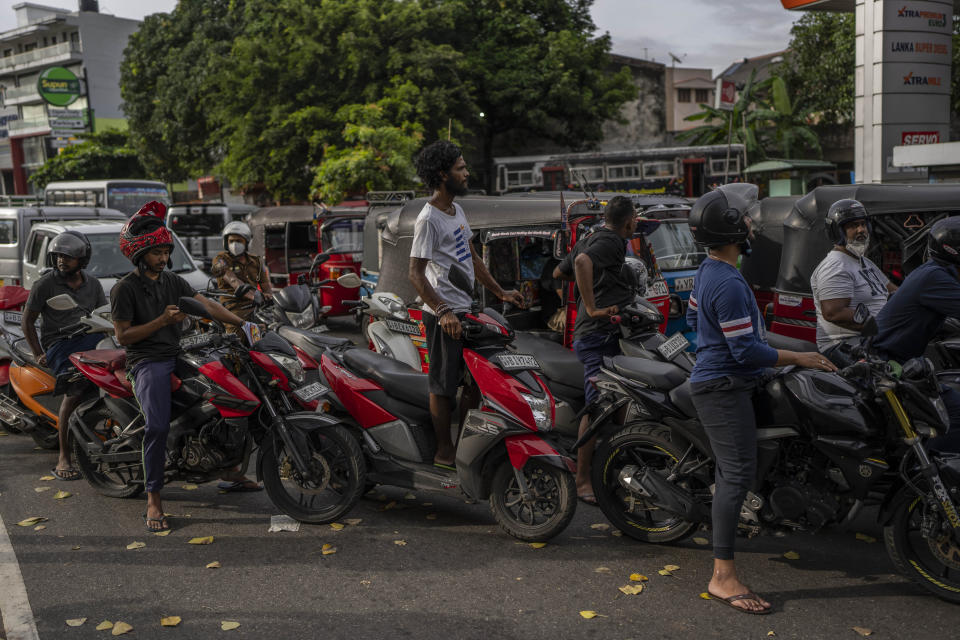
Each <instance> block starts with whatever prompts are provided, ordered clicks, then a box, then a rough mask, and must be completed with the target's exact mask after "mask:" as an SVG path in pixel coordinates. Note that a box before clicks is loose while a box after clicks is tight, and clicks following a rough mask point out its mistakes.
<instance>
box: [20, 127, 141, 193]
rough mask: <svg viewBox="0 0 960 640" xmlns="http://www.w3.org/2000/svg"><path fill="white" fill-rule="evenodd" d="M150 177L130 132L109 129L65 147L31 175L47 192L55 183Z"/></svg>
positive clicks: (31, 179)
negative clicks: (48, 187)
mask: <svg viewBox="0 0 960 640" xmlns="http://www.w3.org/2000/svg"><path fill="white" fill-rule="evenodd" d="M146 177H148V173H147V170H146V168H145V167H144V166H143V164H142V163H141V162H140V160H139V158H138V156H137V152H136V151H135V150H134V149H133V147H132V146H131V144H130V137H129V134H128V133H127V132H126V131H118V130H115V129H108V130H106V131H103V132H101V133H96V134H88V135H86V140H84V141H83V142H81V143H80V144H75V145H70V146H68V147H65V148H64V149H63V150H61V151H60V153H59V154H57V155H56V156H54V157H52V158H49V159H48V160H47V161H46V162H45V163H44V165H43V166H42V167H40V168H39V169H37V170H36V171H35V172H34V173H33V174H31V175H30V182H32V183H33V184H34V185H36V186H37V187H38V188H43V187H45V186H46V185H47V183H48V182H52V181H54V180H102V179H106V178H146Z"/></svg>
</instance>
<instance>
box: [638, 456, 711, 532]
mask: <svg viewBox="0 0 960 640" xmlns="http://www.w3.org/2000/svg"><path fill="white" fill-rule="evenodd" d="M619 480H620V485H621V486H623V487H624V488H625V489H627V490H628V491H630V492H631V493H636V494H639V495H641V496H643V498H644V500H645V501H646V502H649V503H651V504H653V505H654V506H656V507H659V508H660V509H663V510H664V511H668V512H670V513H673V514H675V515H678V516H680V517H681V518H683V519H684V520H687V521H689V522H702V523H708V522H710V509H708V508H707V505H705V504H703V503H702V502H699V501H698V500H697V499H696V498H694V497H693V495H692V494H691V493H690V492H688V491H685V490H684V489H681V488H680V487H678V486H677V485H675V484H673V483H672V482H668V481H667V480H666V478H664V477H663V476H661V475H660V474H659V473H657V472H656V471H654V470H652V469H650V468H649V467H644V468H643V470H641V469H640V467H638V466H636V465H628V466H626V467H624V468H623V469H622V470H621V471H620V475H619Z"/></svg>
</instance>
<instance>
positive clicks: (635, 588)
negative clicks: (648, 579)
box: [620, 584, 643, 596]
mask: <svg viewBox="0 0 960 640" xmlns="http://www.w3.org/2000/svg"><path fill="white" fill-rule="evenodd" d="M620 591H622V592H623V593H625V594H627V595H628V596H635V595H637V594H638V593H640V592H641V591H643V585H642V584H628V585H624V586H622V587H620Z"/></svg>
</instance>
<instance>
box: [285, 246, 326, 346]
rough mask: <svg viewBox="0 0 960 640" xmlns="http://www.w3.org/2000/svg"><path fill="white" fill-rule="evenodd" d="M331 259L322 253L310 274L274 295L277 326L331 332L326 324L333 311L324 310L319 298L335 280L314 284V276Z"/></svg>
mask: <svg viewBox="0 0 960 640" xmlns="http://www.w3.org/2000/svg"><path fill="white" fill-rule="evenodd" d="M329 258H330V256H329V255H327V254H326V253H318V254H317V256H316V257H315V258H314V259H313V262H312V263H311V264H310V269H309V270H308V271H307V273H306V274H301V275H300V277H299V278H297V284H293V285H289V286H286V287H284V288H282V289H278V290H277V291H276V292H274V294H273V300H274V320H275V322H276V323H277V324H280V325H289V326H292V327H296V328H298V329H308V330H310V331H313V332H314V333H322V332H325V331H327V330H328V329H327V325H326V324H325V322H326V318H327V314H328V313H329V312H330V309H331V308H332V307H331V306H330V305H322V306H321V304H320V297H319V296H318V295H317V294H318V292H319V291H320V290H321V289H329V288H330V286H329V285H330V283H331V282H333V280H330V279H329V278H328V279H326V280H319V281H316V282H314V274H315V273H316V272H317V269H318V268H319V267H320V265H321V264H323V263H324V262H326V261H327V260H328V259H329Z"/></svg>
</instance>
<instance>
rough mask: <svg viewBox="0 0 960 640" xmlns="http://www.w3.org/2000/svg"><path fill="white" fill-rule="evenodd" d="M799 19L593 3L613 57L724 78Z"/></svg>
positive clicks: (750, 0) (151, 0)
mask: <svg viewBox="0 0 960 640" xmlns="http://www.w3.org/2000/svg"><path fill="white" fill-rule="evenodd" d="M21 1H22V0H0V31H6V30H8V29H12V28H14V27H15V26H16V22H15V21H14V17H13V9H12V7H13V5H15V4H18V3H19V2H21ZM32 1H33V2H36V4H45V5H48V6H55V7H63V8H69V9H75V8H76V7H77V0H32ZM176 4H177V3H176V0H100V11H101V13H111V14H113V15H116V16H121V17H124V18H136V19H142V18H143V17H144V16H145V15H147V14H150V13H156V12H158V11H170V10H171V9H173V7H174V6H176ZM798 17H799V14H796V13H793V12H790V11H786V10H784V9H783V7H782V6H781V4H780V2H779V0H670V1H668V2H662V1H659V0H594V5H593V20H594V22H595V23H596V25H597V29H598V32H600V33H603V32H605V31H609V32H610V35H611V37H612V38H613V52H614V53H619V54H621V55H627V56H631V57H635V58H645V59H648V60H649V59H652V60H655V61H656V62H662V63H665V64H671V59H670V53H673V54H675V55H676V56H678V57H679V58H681V59H682V60H683V62H682V63H678V65H677V66H683V67H703V68H708V69H713V72H714V74H717V73H719V72H720V71H722V70H723V69H725V68H726V67H728V66H729V65H730V64H732V63H733V62H735V61H737V60H741V59H742V58H745V57H752V56H756V55H761V54H764V53H771V52H774V51H780V50H782V49H785V48H786V46H787V44H788V43H789V41H790V26H791V24H792V23H793V21H794V20H795V19H797V18H798Z"/></svg>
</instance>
